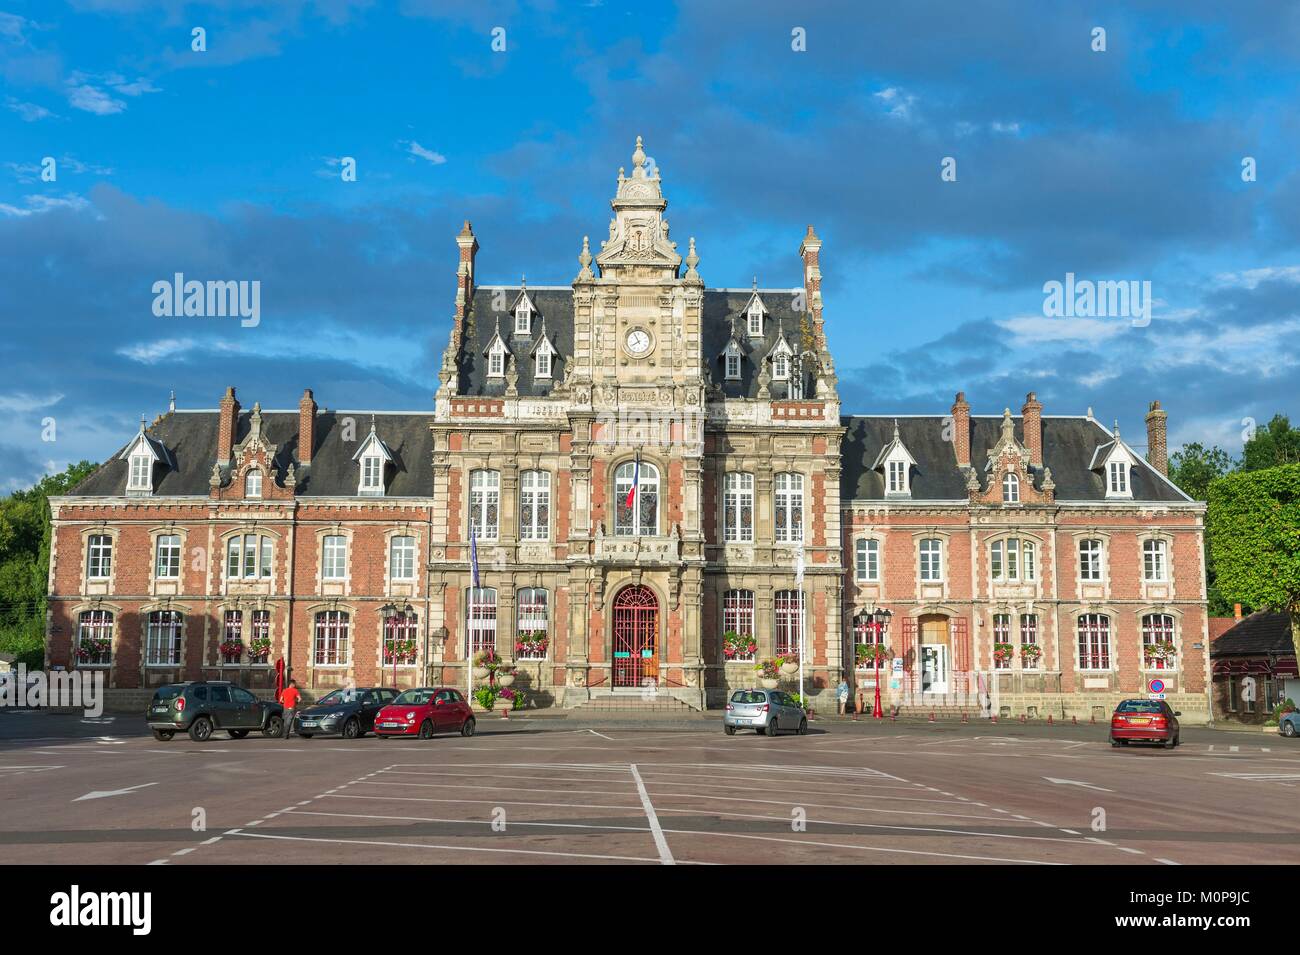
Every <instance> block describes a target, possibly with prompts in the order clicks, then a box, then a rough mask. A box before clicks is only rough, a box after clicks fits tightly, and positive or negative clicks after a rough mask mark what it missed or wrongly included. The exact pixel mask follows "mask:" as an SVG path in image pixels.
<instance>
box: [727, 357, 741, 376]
mask: <svg viewBox="0 0 1300 955" xmlns="http://www.w3.org/2000/svg"><path fill="white" fill-rule="evenodd" d="M727 380H728V381H739V380H740V356H739V355H737V354H736V353H735V352H730V351H729V352H727Z"/></svg>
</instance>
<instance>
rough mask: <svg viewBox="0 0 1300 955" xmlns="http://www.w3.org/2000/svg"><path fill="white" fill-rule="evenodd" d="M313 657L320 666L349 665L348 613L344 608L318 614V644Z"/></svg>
mask: <svg viewBox="0 0 1300 955" xmlns="http://www.w3.org/2000/svg"><path fill="white" fill-rule="evenodd" d="M313 658H314V660H315V662H316V666H318V667H341V666H347V665H348V615H347V613H346V612H344V611H342V610H322V611H321V612H320V613H318V614H316V644H315V653H314V654H313Z"/></svg>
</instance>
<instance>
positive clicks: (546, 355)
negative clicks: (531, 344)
mask: <svg viewBox="0 0 1300 955" xmlns="http://www.w3.org/2000/svg"><path fill="white" fill-rule="evenodd" d="M537 377H538V378H550V377H551V353H550V352H549V351H547V350H546V349H545V348H543V349H542V350H541V351H539V352H538V353H537Z"/></svg>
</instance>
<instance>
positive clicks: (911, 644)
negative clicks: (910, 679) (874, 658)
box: [898, 617, 916, 671]
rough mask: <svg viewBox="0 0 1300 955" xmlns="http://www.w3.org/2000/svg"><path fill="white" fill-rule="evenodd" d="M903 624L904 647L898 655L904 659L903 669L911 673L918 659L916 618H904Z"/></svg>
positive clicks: (902, 646) (901, 647) (899, 649)
mask: <svg viewBox="0 0 1300 955" xmlns="http://www.w3.org/2000/svg"><path fill="white" fill-rule="evenodd" d="M902 624H903V628H902V631H901V633H902V645H901V646H899V648H898V655H899V656H901V657H902V658H903V669H904V670H908V671H910V670H911V669H912V663H913V662H914V660H915V658H916V618H915V617H904V618H903V620H902Z"/></svg>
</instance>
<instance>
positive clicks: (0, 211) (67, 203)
mask: <svg viewBox="0 0 1300 955" xmlns="http://www.w3.org/2000/svg"><path fill="white" fill-rule="evenodd" d="M23 201H24V202H26V203H27V207H26V208H25V209H23V208H19V207H18V206H12V205H9V204H8V203H7V202H0V215H6V216H32V215H39V214H40V213H42V212H52V211H54V210H55V209H73V210H76V211H80V210H82V209H89V208H90V203H89V202H87V201H86V200H85V198H83V197H82V196H78V195H74V194H73V193H66V194H65V195H63V196H42V195H32V196H23Z"/></svg>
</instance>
